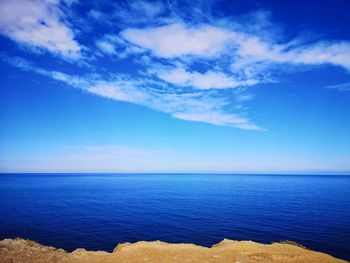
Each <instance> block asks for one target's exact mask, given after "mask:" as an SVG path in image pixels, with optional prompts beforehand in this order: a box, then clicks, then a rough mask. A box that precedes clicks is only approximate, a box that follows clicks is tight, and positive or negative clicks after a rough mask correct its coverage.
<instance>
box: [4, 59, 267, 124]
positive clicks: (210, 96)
mask: <svg viewBox="0 0 350 263" xmlns="http://www.w3.org/2000/svg"><path fill="white" fill-rule="evenodd" d="M0 58H2V60H4V61H6V62H7V63H9V64H11V65H13V66H15V67H19V68H22V69H24V70H27V71H33V72H36V73H37V74H40V75H44V76H47V77H50V78H52V79H55V80H57V81H60V82H63V83H65V84H67V85H70V86H72V87H75V88H78V89H82V90H84V91H87V92H89V93H92V94H95V95H98V96H102V97H105V98H108V99H113V100H117V101H123V102H129V103H135V104H139V105H142V106H146V107H149V108H152V109H154V110H157V111H161V112H166V113H169V114H170V115H171V116H173V117H174V118H177V119H181V120H188V121H198V122H204V123H210V124H214V125H223V126H231V127H236V128H240V129H246V130H264V129H262V128H261V127H259V126H257V125H255V124H254V123H252V122H251V120H249V119H248V118H243V117H239V116H237V114H234V113H228V112H226V111H225V110H224V107H225V106H227V105H228V104H229V101H228V99H227V98H225V97H222V96H220V94H217V93H216V92H214V91H212V92H198V91H188V92H184V91H183V90H178V91H177V90H173V89H171V88H170V87H168V86H167V85H166V84H164V83H163V82H157V81H155V80H153V79H151V78H148V79H145V78H135V77H134V76H129V75H125V74H124V75H123V74H115V75H112V76H111V78H110V79H109V80H106V79H105V78H103V77H102V76H100V75H96V74H94V75H91V76H90V75H85V76H77V75H69V74H65V73H63V72H60V71H48V70H45V69H42V68H39V67H37V66H35V65H34V64H32V63H30V62H28V61H26V60H24V59H21V58H10V57H6V56H0Z"/></svg>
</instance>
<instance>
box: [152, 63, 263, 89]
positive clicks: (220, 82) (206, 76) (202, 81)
mask: <svg viewBox="0 0 350 263" xmlns="http://www.w3.org/2000/svg"><path fill="white" fill-rule="evenodd" d="M151 72H152V71H151ZM153 72H154V73H155V74H156V75H157V76H158V77H159V78H160V79H162V80H164V81H166V82H168V83H172V84H175V85H179V86H183V87H193V88H197V89H202V90H206V89H225V88H235V87H237V86H251V85H254V84H256V81H255V80H245V81H237V80H235V79H234V78H232V77H229V76H227V75H226V74H224V73H223V72H220V71H212V70H208V71H206V72H205V73H199V72H196V71H194V72H190V71H186V70H185V69H184V68H182V67H177V68H174V69H170V70H162V69H156V70H154V71H153Z"/></svg>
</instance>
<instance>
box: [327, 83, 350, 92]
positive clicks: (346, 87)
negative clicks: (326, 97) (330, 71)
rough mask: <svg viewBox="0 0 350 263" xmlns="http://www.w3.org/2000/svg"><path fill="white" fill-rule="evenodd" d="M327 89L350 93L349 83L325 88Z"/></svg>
mask: <svg viewBox="0 0 350 263" xmlns="http://www.w3.org/2000/svg"><path fill="white" fill-rule="evenodd" d="M327 88H328V89H335V90H339V91H350V82H347V83H341V84H337V85H330V86H327Z"/></svg>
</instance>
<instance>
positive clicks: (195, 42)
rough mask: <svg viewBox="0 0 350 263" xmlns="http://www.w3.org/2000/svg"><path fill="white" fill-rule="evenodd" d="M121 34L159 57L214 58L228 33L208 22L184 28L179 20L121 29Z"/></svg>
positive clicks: (220, 49) (226, 38)
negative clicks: (191, 56) (157, 24)
mask: <svg viewBox="0 0 350 263" xmlns="http://www.w3.org/2000/svg"><path fill="white" fill-rule="evenodd" d="M121 36H122V37H123V38H125V39H126V40H127V41H129V42H130V43H132V44H133V45H136V46H139V47H141V48H144V49H147V50H150V51H152V52H153V53H154V54H155V55H156V56H159V57H163V58H175V57H181V56H188V55H193V56H202V57H214V56H216V55H218V54H220V53H221V52H223V50H224V49H225V44H226V43H227V41H228V40H229V39H230V33H229V31H227V30H225V29H222V28H217V27H213V26H210V25H201V26H198V27H188V26H186V25H185V24H183V23H175V24H170V25H165V26H160V27H153V28H145V29H135V28H130V29H126V30H124V31H123V32H122V33H121Z"/></svg>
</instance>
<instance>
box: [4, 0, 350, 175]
mask: <svg viewBox="0 0 350 263" xmlns="http://www.w3.org/2000/svg"><path fill="white" fill-rule="evenodd" d="M349 9H350V3H349V1H346V0H344V1H342V0H332V1H321V2H317V3H316V1H310V0H305V1H277V0H275V1H267V0H266V1H263V0H261V1H253V0H245V1H143V0H135V1H106V0H104V1H79V0H61V1H59V0H32V1H29V0H11V1H1V2H0V46H1V51H0V67H1V89H0V94H1V95H0V102H1V103H0V125H1V129H0V171H2V172H247V173H269V172H273V173H347V172H349V171H350V140H349V138H350V117H349V115H350V103H349V102H350V28H349V25H350V17H349V16H348V10H349Z"/></svg>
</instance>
